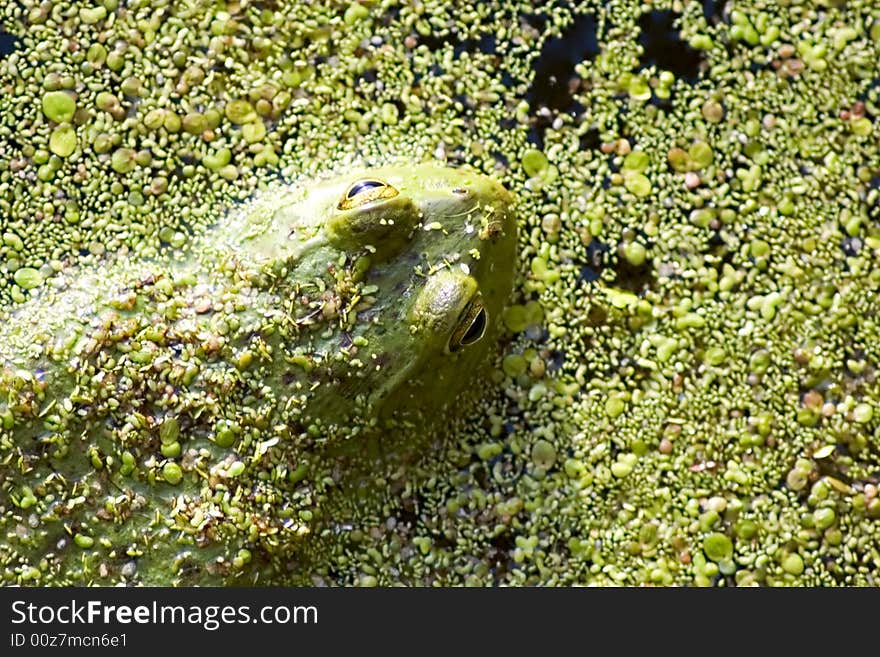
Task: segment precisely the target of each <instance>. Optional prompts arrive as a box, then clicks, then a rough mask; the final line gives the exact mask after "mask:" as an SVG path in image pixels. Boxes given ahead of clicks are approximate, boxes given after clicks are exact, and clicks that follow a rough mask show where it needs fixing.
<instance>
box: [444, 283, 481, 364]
mask: <svg viewBox="0 0 880 657" xmlns="http://www.w3.org/2000/svg"><path fill="white" fill-rule="evenodd" d="M488 326H489V313H488V312H487V311H486V308H485V306H484V305H483V295H481V294H480V293H479V292H477V293H476V294H475V295H474V296H473V297H472V298H471V300H470V301H468V303H467V305H466V306H465V307H464V309H463V310H462V311H461V315H459V318H458V321H457V322H456V325H455V329H454V330H453V331H452V335H451V336H450V337H449V345H448V348H449V351H450V352H456V351H458V350H459V349H462V348H463V347H469V346H470V345H472V344H474V343H476V342H479V341H480V340H481V339H482V337H483V336H484V335H486V328H487V327H488Z"/></svg>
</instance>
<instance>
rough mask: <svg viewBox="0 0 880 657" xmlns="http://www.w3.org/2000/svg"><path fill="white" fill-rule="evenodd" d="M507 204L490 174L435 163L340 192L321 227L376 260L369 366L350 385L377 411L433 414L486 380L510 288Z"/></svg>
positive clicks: (365, 329)
mask: <svg viewBox="0 0 880 657" xmlns="http://www.w3.org/2000/svg"><path fill="white" fill-rule="evenodd" d="M512 203H513V198H512V197H511V195H510V193H509V192H507V190H505V189H504V187H502V185H501V184H500V183H498V182H497V181H496V180H494V179H492V178H491V177H488V176H485V175H482V174H478V173H476V172H474V171H472V170H470V169H465V168H452V167H446V166H441V165H437V164H421V165H415V166H408V167H382V168H376V169H371V170H369V171H365V172H363V173H361V174H359V175H352V176H350V180H349V181H348V182H347V183H346V184H344V185H341V186H340V187H339V189H338V190H337V200H336V205H335V208H333V210H332V211H331V212H330V213H329V216H328V217H327V220H326V223H325V225H324V231H325V233H326V235H327V237H328V239H329V241H330V242H331V243H332V244H334V245H335V246H336V247H337V248H339V249H340V250H343V251H347V252H350V253H359V254H362V256H365V257H367V258H368V259H369V263H370V264H369V268H368V269H367V271H366V274H365V279H364V283H365V285H366V286H367V287H366V289H368V290H371V291H372V292H371V296H372V298H373V300H372V304H371V305H370V307H369V308H368V309H367V310H365V311H364V312H363V313H361V314H360V316H359V319H358V325H359V328H358V330H357V334H358V335H360V336H361V337H362V338H364V339H365V340H366V344H365V345H364V347H363V348H362V349H360V350H359V359H360V361H361V362H365V363H367V368H369V369H370V371H369V372H366V373H364V374H365V375H364V376H363V377H362V385H358V386H356V387H355V388H352V389H351V392H352V393H358V394H360V395H361V398H364V396H366V397H365V398H366V399H367V400H368V404H367V405H368V407H369V408H371V409H372V410H373V411H374V412H375V413H376V414H377V415H381V416H382V417H390V416H396V417H398V418H405V417H409V416H416V415H424V414H426V413H434V412H435V411H437V410H439V409H445V408H448V407H449V406H450V405H455V404H456V403H458V401H459V400H460V397H459V395H460V393H462V392H463V391H465V389H467V388H473V387H474V386H476V387H477V388H479V387H480V384H479V382H475V381H474V380H473V379H472V376H473V375H474V373H475V370H476V369H477V367H478V366H479V364H480V363H481V362H482V361H483V360H484V359H485V357H486V355H487V353H488V352H489V350H490V348H491V345H492V344H493V342H494V339H495V338H496V337H497V330H498V328H499V322H500V317H501V310H502V307H503V305H504V303H505V302H506V300H507V298H508V296H509V294H510V291H511V288H512V286H513V277H514V266H515V260H516V244H517V236H516V220H515V216H514V213H513V208H512ZM340 403H341V400H340Z"/></svg>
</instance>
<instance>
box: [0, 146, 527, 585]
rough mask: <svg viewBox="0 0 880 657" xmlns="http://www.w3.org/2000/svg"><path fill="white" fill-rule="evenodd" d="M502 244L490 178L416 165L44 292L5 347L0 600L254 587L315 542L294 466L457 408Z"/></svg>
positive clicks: (481, 342) (288, 195)
mask: <svg viewBox="0 0 880 657" xmlns="http://www.w3.org/2000/svg"><path fill="white" fill-rule="evenodd" d="M516 244H517V235H516V221H515V217H514V214H513V209H512V198H511V196H510V194H509V193H508V192H507V191H506V190H505V189H504V188H503V187H502V186H501V185H500V184H499V183H498V182H496V181H495V180H493V179H492V178H490V177H487V176H484V175H481V174H478V173H476V172H474V171H471V170H469V169H464V168H451V167H446V166H441V165H439V164H432V163H426V164H417V165H408V166H387V167H378V168H371V169H364V170H361V171H355V172H347V173H345V174H344V175H336V176H332V177H327V178H325V179H323V180H316V181H300V182H298V183H296V184H292V185H288V186H285V187H283V188H280V189H276V190H274V191H272V192H271V193H265V194H263V195H262V196H261V197H259V198H257V199H254V201H253V202H252V203H249V204H248V205H246V206H245V207H242V208H241V209H240V210H238V211H237V212H234V213H230V214H229V215H228V216H227V217H225V218H223V219H222V220H221V221H219V222H218V223H217V225H216V227H215V229H214V230H213V231H211V232H210V234H209V235H208V236H206V237H205V238H204V239H202V240H201V241H199V243H197V244H194V245H193V247H192V248H191V249H189V250H188V251H187V252H188V253H189V254H190V255H188V256H186V257H183V256H181V255H177V256H174V255H171V256H169V257H167V258H165V259H162V260H149V259H143V260H135V259H131V258H127V257H119V258H117V259H116V260H115V261H113V262H112V263H111V264H110V265H108V266H107V267H105V268H104V269H103V270H100V271H97V270H96V271H90V272H81V273H79V274H78V275H76V276H75V277H65V276H59V277H58V278H57V279H53V280H52V281H51V285H49V284H48V283H47V284H46V285H44V287H45V289H44V290H43V291H42V292H41V293H39V294H37V295H36V297H35V298H34V299H32V300H30V301H28V302H27V303H25V304H23V305H22V307H20V308H19V309H17V310H16V311H15V312H13V313H12V314H11V315H10V317H9V318H8V320H7V321H6V322H5V323H4V326H3V327H2V328H0V368H2V369H0V457H2V464H3V465H2V466H0V487H2V490H3V495H2V499H3V500H5V501H4V502H0V512H2V516H0V530H2V533H3V535H4V536H5V537H8V539H7V540H5V542H3V543H0V568H2V582H3V583H6V584H11V583H23V584H28V583H31V584H42V585H47V584H117V583H120V582H126V583H138V582H145V583H152V584H201V583H234V582H241V583H248V584H255V583H261V582H262V581H267V580H266V579H265V578H266V577H269V575H267V573H270V572H272V571H273V569H276V570H277V567H278V566H279V563H281V562H283V556H279V555H283V553H284V547H285V545H287V544H289V543H291V542H295V541H296V540H298V539H299V538H300V537H301V536H302V535H303V534H306V533H308V531H309V520H310V519H311V517H312V515H313V513H312V511H311V510H310V509H309V508H307V507H308V506H309V504H310V503H311V502H312V501H313V500H311V488H310V487H309V486H308V485H307V484H308V481H309V478H310V476H311V473H310V472H309V454H310V453H311V452H313V451H315V450H320V449H323V448H325V447H326V446H338V445H340V444H343V445H344V444H349V445H351V444H354V445H358V444H359V443H358V441H363V440H366V439H367V437H370V438H371V439H373V440H376V439H377V437H378V440H380V441H381V439H382V436H383V435H385V434H388V433H389V432H395V433H399V432H401V431H407V430H418V429H419V428H420V427H422V426H424V425H426V424H428V423H431V422H433V421H434V419H435V418H436V417H440V416H443V415H445V414H447V413H451V412H454V410H455V407H456V406H457V405H458V404H459V399H460V395H461V393H462V391H463V389H464V388H465V386H468V384H469V377H470V375H472V374H473V373H474V371H475V370H476V368H477V367H478V366H479V364H480V363H481V362H482V361H484V360H485V358H486V355H487V353H488V351H489V349H490V347H491V345H492V344H493V339H494V337H495V336H496V334H497V329H498V326H499V317H500V313H501V309H502V307H503V304H504V303H505V300H506V298H507V296H508V295H509V293H510V290H511V287H512V284H513V276H514V263H515V257H516ZM260 578H264V579H262V580H261V579H260Z"/></svg>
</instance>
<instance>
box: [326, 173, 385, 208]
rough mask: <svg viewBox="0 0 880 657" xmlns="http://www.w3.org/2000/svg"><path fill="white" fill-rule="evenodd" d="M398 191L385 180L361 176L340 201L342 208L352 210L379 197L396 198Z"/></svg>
mask: <svg viewBox="0 0 880 657" xmlns="http://www.w3.org/2000/svg"><path fill="white" fill-rule="evenodd" d="M397 194H398V192H397V190H396V189H394V187H392V186H391V185H389V184H388V183H387V182H385V181H384V180H379V179H378V178H361V179H360V180H356V181H355V182H353V183H352V184H351V186H350V187H349V188H348V189H347V190H346V192H345V194H343V196H342V199H340V201H339V206H338V207H339V209H340V210H351V209H352V208H357V207H360V206H361V205H365V204H367V203H370V202H372V201H377V200H379V199H386V198H394V197H395V196H397Z"/></svg>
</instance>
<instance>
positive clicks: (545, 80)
mask: <svg viewBox="0 0 880 657" xmlns="http://www.w3.org/2000/svg"><path fill="white" fill-rule="evenodd" d="M534 18H535V19H536V20H537V18H539V17H534ZM600 50H601V49H600V47H599V39H598V23H597V21H596V17H595V16H593V15H592V14H587V15H585V16H578V17H577V18H575V21H574V23H572V25H570V26H569V27H568V29H567V30H566V32H565V34H563V35H562V36H561V37H551V38H549V39H547V41H545V42H544V47H543V48H541V54H540V55H538V57H537V59H535V62H534V64H533V67H534V69H535V78H534V81H533V82H532V87H531V89H529V92H528V94H527V95H526V100H528V101H529V103H530V104H531V105H532V106H533V107H537V106H540V105H543V106H545V107H548V108H550V109H553V110H557V111H559V112H569V113H580V112H581V111H583V107H582V106H581V105H580V104H579V103H577V102H576V101H575V100H574V98H573V95H572V91H571V87H570V86H569V84H570V82H571V80H572V78H574V77H575V72H574V67H575V65H576V64H578V63H579V62H581V61H583V60H585V59H591V58H593V57H595V56H596V55H598V54H599V52H600Z"/></svg>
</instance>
